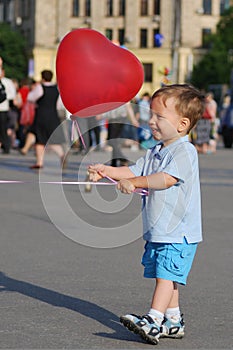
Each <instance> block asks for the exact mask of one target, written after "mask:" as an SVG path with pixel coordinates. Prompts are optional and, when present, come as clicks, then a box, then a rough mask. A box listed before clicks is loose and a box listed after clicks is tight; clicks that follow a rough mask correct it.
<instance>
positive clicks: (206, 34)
mask: <svg viewBox="0 0 233 350" xmlns="http://www.w3.org/2000/svg"><path fill="white" fill-rule="evenodd" d="M210 36H211V29H210V28H203V29H202V47H204V48H205V49H209V48H210V46H211V41H210Z"/></svg>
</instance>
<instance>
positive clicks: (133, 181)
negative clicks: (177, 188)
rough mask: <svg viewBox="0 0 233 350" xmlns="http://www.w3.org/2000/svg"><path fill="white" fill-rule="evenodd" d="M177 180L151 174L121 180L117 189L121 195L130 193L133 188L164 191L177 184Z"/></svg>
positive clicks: (165, 174)
mask: <svg viewBox="0 0 233 350" xmlns="http://www.w3.org/2000/svg"><path fill="white" fill-rule="evenodd" d="M177 181H178V179H177V178H175V177H173V176H171V175H169V174H167V173H164V172H160V173H156V174H151V175H148V176H137V177H133V178H127V179H122V180H121V181H119V183H118V185H117V188H118V189H119V190H120V191H121V192H123V193H132V192H134V190H135V188H151V189H154V190H164V189H167V188H169V187H171V186H173V185H175V184H176V183H177Z"/></svg>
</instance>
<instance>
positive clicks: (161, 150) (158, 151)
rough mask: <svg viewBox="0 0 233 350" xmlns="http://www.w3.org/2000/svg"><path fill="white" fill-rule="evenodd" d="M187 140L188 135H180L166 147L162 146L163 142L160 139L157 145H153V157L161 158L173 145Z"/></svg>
mask: <svg viewBox="0 0 233 350" xmlns="http://www.w3.org/2000/svg"><path fill="white" fill-rule="evenodd" d="M187 141H189V137H188V135H185V136H182V137H180V138H179V139H178V140H176V141H174V142H172V143H171V144H170V145H168V146H166V147H163V142H162V141H161V142H159V143H157V145H155V147H154V148H153V149H152V154H153V156H154V157H155V158H157V159H159V160H161V159H162V156H163V155H164V154H166V153H167V152H169V151H170V150H171V149H172V148H173V147H174V146H176V145H178V144H181V143H183V142H187Z"/></svg>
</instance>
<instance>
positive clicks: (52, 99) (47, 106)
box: [28, 70, 65, 169]
mask: <svg viewBox="0 0 233 350" xmlns="http://www.w3.org/2000/svg"><path fill="white" fill-rule="evenodd" d="M52 77H53V73H52V72H51V71H50V70H43V71H42V72H41V78H42V81H41V83H40V84H36V86H35V87H34V89H33V90H32V91H30V92H29V94H28V100H29V101H32V102H35V103H36V111H35V119H34V123H33V125H32V128H31V131H32V132H33V133H34V134H35V136H36V146H35V147H36V164H35V165H32V166H31V167H30V168H31V169H40V168H43V158H44V150H45V145H46V144H47V143H48V141H49V147H50V148H52V149H53V150H54V151H55V152H56V153H57V155H58V156H59V157H60V160H61V164H62V163H63V161H64V149H63V147H62V143H64V142H65V137H64V134H63V130H62V128H61V127H59V126H60V119H59V116H58V112H57V102H58V98H59V92H58V89H57V85H56V84H53V83H52V82H51V81H52Z"/></svg>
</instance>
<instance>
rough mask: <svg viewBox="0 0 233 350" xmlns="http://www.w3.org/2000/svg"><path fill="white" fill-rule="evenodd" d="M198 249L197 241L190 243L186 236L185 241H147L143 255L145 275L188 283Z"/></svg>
mask: <svg viewBox="0 0 233 350" xmlns="http://www.w3.org/2000/svg"><path fill="white" fill-rule="evenodd" d="M196 249H197V243H190V244H188V242H187V241H186V239H185V238H184V242H183V243H153V242H147V243H146V244H145V252H144V254H143V257H142V265H143V266H144V277H147V278H162V279H165V280H169V281H173V282H177V283H180V284H186V281H187V277H188V274H189V271H190V269H191V266H192V263H193V259H194V256H195V253H196Z"/></svg>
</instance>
